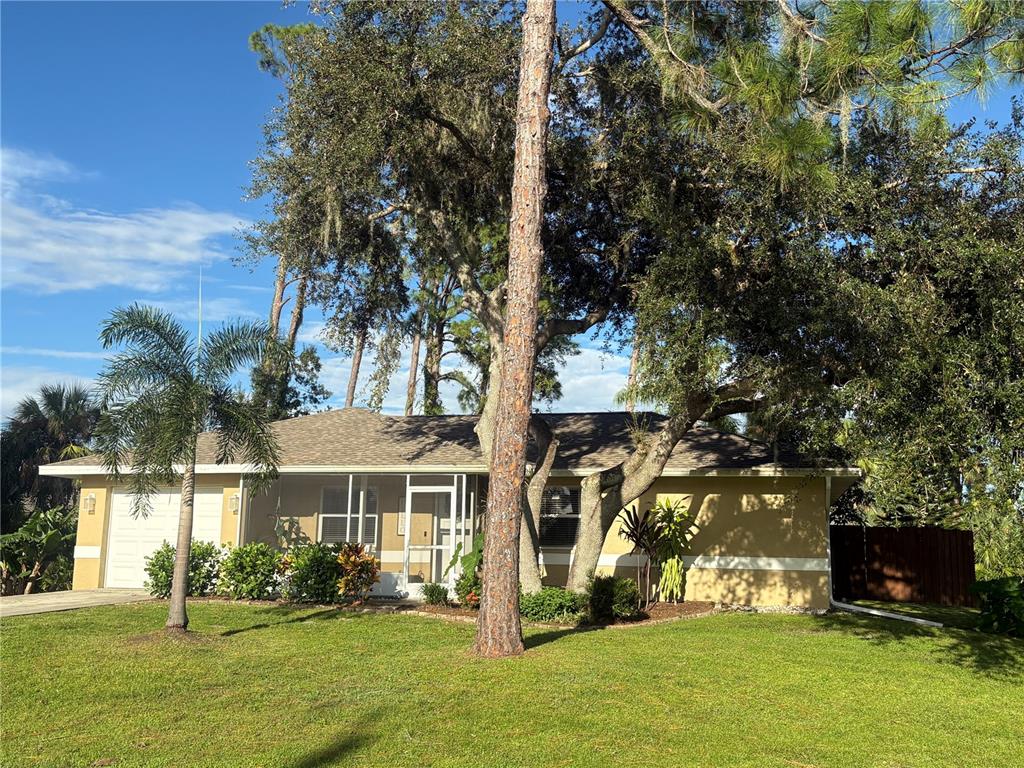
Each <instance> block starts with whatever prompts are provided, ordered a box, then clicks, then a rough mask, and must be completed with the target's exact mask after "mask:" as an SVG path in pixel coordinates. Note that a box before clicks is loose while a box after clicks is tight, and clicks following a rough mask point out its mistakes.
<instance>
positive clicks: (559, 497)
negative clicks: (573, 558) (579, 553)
mask: <svg viewBox="0 0 1024 768" xmlns="http://www.w3.org/2000/svg"><path fill="white" fill-rule="evenodd" d="M579 527H580V489H579V488H569V487H566V486H558V485H555V486H548V487H547V488H545V489H544V497H543V500H542V501H541V508H540V545H541V546H542V547H572V546H573V545H575V543H576V531H577V530H578V529H579Z"/></svg>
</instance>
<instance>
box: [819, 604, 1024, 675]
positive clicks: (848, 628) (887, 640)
mask: <svg viewBox="0 0 1024 768" xmlns="http://www.w3.org/2000/svg"><path fill="white" fill-rule="evenodd" d="M817 621H818V626H819V627H820V628H822V629H825V630H829V631H833V632H842V633H844V634H848V635H852V636H854V637H857V638H860V639H862V640H865V641H867V642H870V643H872V644H874V645H878V646H882V647H884V646H889V645H900V644H903V643H907V642H910V641H913V640H915V639H920V638H927V639H929V640H932V641H935V642H934V648H933V650H932V655H933V656H934V657H935V660H936V661H937V662H940V663H944V664H953V665H954V666H958V667H964V668H966V669H970V670H971V671H972V672H975V673H977V674H979V675H983V676H985V677H992V678H1001V679H1006V680H1019V679H1024V641H1022V640H1014V639H1013V638H1010V637H1005V636H1003V635H989V634H985V633H983V632H977V631H972V630H965V629H953V628H946V627H944V628H942V629H937V628H933V627H923V626H920V625H917V624H911V623H909V622H904V621H897V620H895V619H882V618H875V617H870V616H860V615H857V614H852V613H842V612H835V613H827V614H825V615H823V616H819V617H818V619H817Z"/></svg>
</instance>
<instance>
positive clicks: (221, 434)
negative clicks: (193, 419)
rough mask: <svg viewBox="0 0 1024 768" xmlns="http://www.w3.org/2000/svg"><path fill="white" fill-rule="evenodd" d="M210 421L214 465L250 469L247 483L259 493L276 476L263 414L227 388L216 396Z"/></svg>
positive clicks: (275, 454) (274, 448) (274, 450)
mask: <svg viewBox="0 0 1024 768" xmlns="http://www.w3.org/2000/svg"><path fill="white" fill-rule="evenodd" d="M210 418H211V422H212V426H213V428H214V431H215V432H216V434H217V463H218V464H224V463H228V462H235V461H240V462H241V463H243V464H246V465H249V466H251V467H253V468H254V471H253V472H252V473H250V475H249V482H250V483H251V484H252V486H253V487H254V488H255V489H256V490H260V489H261V488H263V487H264V486H265V485H266V484H267V483H269V482H270V481H271V480H273V479H274V478H275V477H276V476H277V465H278V462H279V454H280V451H279V448H278V443H277V436H276V435H275V434H274V430H273V428H272V425H271V424H270V423H268V422H267V420H266V417H265V415H264V411H263V410H262V409H261V408H260V407H259V406H258V405H257V404H256V403H253V402H251V401H248V400H243V399H239V398H237V397H235V396H234V395H233V393H232V392H231V391H230V390H228V389H227V388H224V389H222V390H221V391H220V392H218V393H217V394H216V396H215V397H214V399H213V401H212V403H211V405H210Z"/></svg>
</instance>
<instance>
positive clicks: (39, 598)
mask: <svg viewBox="0 0 1024 768" xmlns="http://www.w3.org/2000/svg"><path fill="white" fill-rule="evenodd" d="M153 599H155V598H153V597H151V596H150V594H149V593H148V592H146V591H145V590H144V589H83V590H80V591H77V592H41V593H39V594H36V595H8V596H6V597H0V617H3V618H7V617H9V616H27V615H28V614H30V613H51V612H53V611H73V610H75V609H76V608H93V607H95V606H97V605H117V604H119V603H138V602H141V601H142V600H153Z"/></svg>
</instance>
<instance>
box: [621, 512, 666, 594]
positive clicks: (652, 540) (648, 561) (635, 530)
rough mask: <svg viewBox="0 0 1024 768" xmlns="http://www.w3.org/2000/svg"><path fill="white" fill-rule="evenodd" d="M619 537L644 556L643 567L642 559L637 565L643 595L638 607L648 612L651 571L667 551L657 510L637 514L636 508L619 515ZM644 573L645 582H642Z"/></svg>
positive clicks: (637, 579) (637, 584) (638, 584)
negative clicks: (641, 578)
mask: <svg viewBox="0 0 1024 768" xmlns="http://www.w3.org/2000/svg"><path fill="white" fill-rule="evenodd" d="M619 520H620V523H619V536H620V537H621V538H623V539H625V540H626V541H628V542H629V543H630V544H632V545H633V552H634V553H637V552H639V553H640V554H642V555H644V563H643V564H642V565H641V563H640V558H639V557H638V558H637V564H636V587H637V591H638V592H639V593H640V594H641V595H642V598H641V605H639V606H638V607H640V608H642V609H643V610H647V608H649V607H650V604H651V598H652V596H651V569H652V568H653V567H654V565H655V564H657V563H659V562H660V560H661V556H662V554H663V553H664V551H665V547H664V542H663V539H664V535H665V530H664V526H663V524H662V522H661V519H660V518H659V515H658V512H657V511H656V510H655V509H653V508H652V509H645V510H644V511H643V512H637V510H636V508H635V507H629V508H627V509H624V510H622V512H620V513H619ZM641 571H642V572H643V577H644V578H643V582H641V580H640V574H641Z"/></svg>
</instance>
